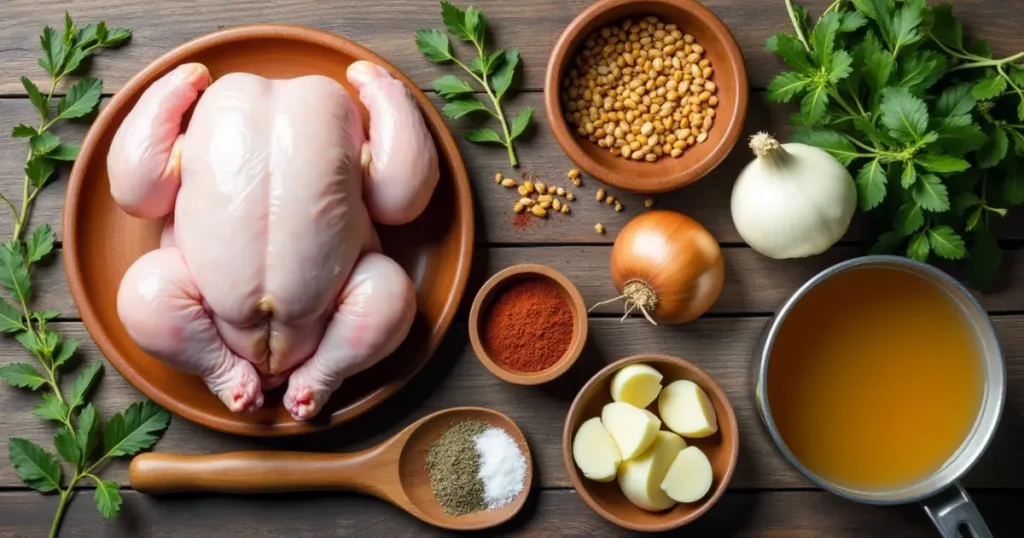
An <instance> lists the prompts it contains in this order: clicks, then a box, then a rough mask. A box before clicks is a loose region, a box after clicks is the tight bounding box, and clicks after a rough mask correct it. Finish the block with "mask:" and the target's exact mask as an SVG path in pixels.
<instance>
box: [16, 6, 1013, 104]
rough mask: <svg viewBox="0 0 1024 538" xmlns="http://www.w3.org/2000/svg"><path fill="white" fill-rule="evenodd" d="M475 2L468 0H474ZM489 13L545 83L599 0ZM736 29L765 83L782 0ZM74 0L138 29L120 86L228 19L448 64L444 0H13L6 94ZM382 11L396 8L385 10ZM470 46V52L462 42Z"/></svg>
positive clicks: (982, 11) (496, 29) (425, 78)
mask: <svg viewBox="0 0 1024 538" xmlns="http://www.w3.org/2000/svg"><path fill="white" fill-rule="evenodd" d="M468 3H469V2H460V4H468ZM472 3H473V4H474V5H477V6H479V7H481V8H482V9H483V10H484V12H485V13H486V15H487V16H488V18H489V22H490V23H491V28H492V29H493V32H492V35H493V39H494V40H496V41H494V42H495V43H496V44H497V45H499V46H502V47H518V48H519V50H520V52H521V55H522V61H523V64H524V65H525V66H526V71H525V79H524V81H523V85H524V87H526V88H530V89H540V88H542V87H543V79H544V71H545V69H546V66H547V60H548V55H549V54H550V51H551V48H552V47H553V46H554V44H555V41H556V40H557V39H558V36H559V35H560V34H561V33H562V30H563V29H564V28H565V26H566V25H567V24H568V23H569V21H571V20H572V19H573V17H575V16H576V14H578V13H579V12H580V11H582V10H583V9H584V8H585V7H587V6H588V5H590V3H591V1H590V0H568V1H561V2H550V1H547V0H520V1H517V2H506V1H502V0H476V1H474V2H472ZM703 3H704V4H705V5H706V6H707V7H708V8H710V9H711V10H712V11H713V12H715V14H717V15H718V16H719V17H720V18H721V19H722V21H723V22H724V23H725V25H726V26H727V27H728V28H729V29H730V30H731V31H732V33H733V35H734V36H735V38H736V40H737V42H738V43H739V45H740V48H741V49H742V51H743V55H744V58H745V59H746V62H747V69H748V72H749V76H750V81H751V84H752V85H753V86H754V87H758V88H763V87H764V86H765V85H766V84H767V83H768V81H769V80H771V77H772V76H774V75H775V74H776V73H777V72H779V71H780V70H781V69H782V64H781V62H779V61H778V60H776V59H775V58H774V57H772V56H771V55H770V54H768V53H767V52H765V50H764V42H765V39H767V38H768V36H769V35H771V34H772V33H774V32H778V31H791V28H792V26H791V24H790V22H789V20H788V18H787V15H786V10H785V8H784V7H783V5H782V3H781V2H749V1H745V0H707V1H706V2H703ZM801 3H802V4H805V5H807V6H808V8H809V9H810V10H811V13H812V14H815V15H817V14H819V13H821V11H822V10H824V9H825V7H826V6H828V5H829V4H830V1H829V0H806V1H804V2H801ZM65 8H67V9H69V10H70V11H71V12H72V15H73V16H74V17H75V18H76V20H79V21H82V22H83V23H85V22H93V21H95V20H100V19H105V20H106V21H107V22H108V23H109V24H111V25H116V26H125V27H129V28H132V29H134V30H135V39H134V40H133V41H132V44H131V46H129V47H127V48H125V49H124V50H121V51H117V52H115V53H112V54H109V55H107V56H105V57H102V58H100V59H98V60H97V61H96V62H95V64H94V69H93V72H92V74H93V75H95V76H100V77H102V78H104V79H105V81H106V88H107V90H108V91H111V90H116V89H119V88H120V87H121V86H122V85H123V84H124V83H125V82H126V81H127V80H128V79H129V78H130V77H131V76H132V75H134V74H135V73H137V72H138V71H140V70H141V69H142V68H144V67H145V66H146V65H147V64H148V63H149V62H151V61H152V60H154V59H156V58H157V57H158V56H160V55H162V54H164V53H165V52H167V51H169V50H170V49H172V48H174V47H175V46H178V45H180V44H182V43H184V42H186V41H188V40H190V39H193V38H195V37H198V36H200V35H203V34H206V33H209V32H213V31H215V30H218V29H220V28H224V27H226V26H235V25H242V24H255V23H285V24H298V25H303V26H311V27H314V28H319V29H322V30H327V31H330V32H334V33H336V34H338V35H341V36H345V37H347V38H349V39H352V40H354V41H356V42H359V43H361V44H363V45H365V46H367V47H369V48H371V49H373V50H374V51H376V52H377V53H378V54H380V55H381V56H383V57H384V58H386V59H387V60H389V61H390V62H392V63H393V64H395V66H397V67H398V68H399V69H401V70H402V71H403V72H405V73H406V74H407V75H408V76H409V77H411V78H412V79H413V81H415V82H416V84H417V85H419V86H420V87H422V88H429V87H430V82H431V80H433V79H434V78H436V77H437V76H439V75H440V74H442V73H447V72H451V71H450V70H449V68H448V67H438V66H436V65H433V64H431V63H430V62H428V61H427V60H426V59H424V58H423V56H422V55H421V54H420V53H419V52H418V51H417V50H416V46H415V45H414V44H413V40H412V33H413V31H414V30H415V29H417V28H423V27H440V26H441V21H440V13H439V10H438V8H437V4H436V2H429V1H425V0H417V1H415V2H412V1H408V0H345V1H342V0H331V1H321V2H308V1H305V0H276V1H275V2H256V3H253V2H247V1H245V0H229V1H221V0H199V1H194V2H189V1H185V0H176V1H168V2H160V3H158V4H145V3H133V4H131V5H125V4H124V3H122V2H110V1H106V2H74V3H71V4H68V3H67V2H64V3H60V2H57V1H56V0H43V1H33V0H7V1H6V2H5V9H4V18H3V20H2V21H0V36H3V37H2V38H0V95H3V94H8V95H11V94H16V95H23V94H24V90H23V89H22V87H21V84H20V83H19V82H18V77H19V76H21V75H31V76H32V77H33V78H36V79H38V80H39V81H40V83H42V82H43V81H42V77H41V75H42V74H43V73H42V71H41V70H40V69H39V67H38V66H37V65H36V58H37V57H38V54H39V53H38V52H37V50H38V40H37V36H38V35H39V31H40V29H41V28H42V27H43V25H45V24H50V25H53V26H61V25H63V20H62V19H61V15H62V13H63V11H64V9H65ZM956 8H957V14H958V15H959V16H960V17H961V18H962V19H963V21H964V23H965V25H966V27H967V29H968V32H971V31H972V30H975V31H976V32H975V33H981V30H984V37H985V39H987V40H989V41H990V42H991V43H992V46H993V48H994V49H995V50H996V51H997V53H1003V54H1004V55H1008V54H1012V53H1014V52H1016V51H1018V50H1020V49H1021V48H1022V47H1021V42H1020V40H1019V32H1018V29H1019V28H1020V26H1021V24H1022V23H1024V16H1022V15H1021V14H1019V13H1017V12H1015V11H1014V10H1010V9H1005V5H1003V4H1001V3H998V2H958V3H957V6H956ZM381 14H387V16H382V15H381ZM461 52H462V53H464V54H467V55H468V53H469V51H468V50H465V49H462V50H461Z"/></svg>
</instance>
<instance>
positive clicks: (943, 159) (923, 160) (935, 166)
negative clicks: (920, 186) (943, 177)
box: [914, 155, 971, 173]
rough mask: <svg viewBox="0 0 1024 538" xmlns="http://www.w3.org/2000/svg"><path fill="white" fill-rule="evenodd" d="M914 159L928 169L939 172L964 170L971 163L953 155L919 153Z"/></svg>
mask: <svg viewBox="0 0 1024 538" xmlns="http://www.w3.org/2000/svg"><path fill="white" fill-rule="evenodd" d="M914 161H915V162H916V163H917V164H919V165H921V166H922V167H924V168H925V169H926V170H930V171H932V172H939V173H951V172H963V171H964V170H967V169H968V168H970V167H971V163H969V162H967V161H965V160H963V159H960V158H958V157H953V156H952V155H919V156H917V157H915V158H914Z"/></svg>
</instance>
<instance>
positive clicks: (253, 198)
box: [64, 26, 473, 436]
mask: <svg viewBox="0 0 1024 538" xmlns="http://www.w3.org/2000/svg"><path fill="white" fill-rule="evenodd" d="M472 248H473V210H472V201H471V197H470V189H469V181H468V177H467V173H466V169H465V166H464V164H463V162H462V158H461V157H460V155H459V153H458V149H457V146H456V144H455V141H454V140H453V138H452V136H451V134H450V133H449V132H448V130H447V128H446V126H445V124H444V121H443V120H442V118H441V116H440V115H439V114H438V113H437V111H436V110H435V109H434V107H433V106H432V105H431V103H430V102H429V101H428V100H427V98H426V96H424V95H423V93H422V92H420V91H419V90H417V89H416V87H415V86H414V85H413V84H412V83H411V82H410V81H409V79H407V78H406V77H405V76H403V75H402V74H401V73H399V72H398V71H397V70H396V69H395V68H394V67H393V66H391V65H390V64H388V63H387V62H385V61H384V60H383V59H382V58H380V57H379V56H377V55H376V54H374V53H372V52H370V51H369V50H367V49H365V48H363V47H361V46H359V45H357V44H355V43H352V42H350V41H348V40H346V39H343V38H341V37H338V36H334V35H331V34H327V33H324V32H320V31H317V30H311V29H307V28H298V27H288V26H248V27H241V28H235V29H229V30H225V31H221V32H217V33H214V34H211V35H208V36H205V37H201V38H199V39H196V40H194V41H192V42H189V43H187V44H185V45H182V46H181V47H178V48H177V49H175V50H173V51H171V52H170V53H168V54H166V55H165V56H163V57H162V58H160V59H158V60H157V61H155V62H153V63H152V64H151V65H150V66H149V67H147V68H146V69H145V70H143V71H142V72H141V73H139V74H138V75H136V76H135V77H134V78H133V79H132V80H131V81H130V82H129V83H128V84H127V85H126V86H125V88H124V89H123V90H122V91H121V92H119V93H118V94H117V95H116V96H115V97H114V98H113V99H112V100H111V102H110V103H109V104H108V105H107V106H106V108H105V109H104V110H103V112H102V113H101V114H100V115H99V117H98V118H97V120H96V122H95V123H94V125H93V127H92V129H91V130H90V131H89V134H88V136H87V137H86V139H85V142H84V144H83V145H82V151H81V154H80V157H79V159H78V161H77V162H76V163H75V167H74V170H73V171H72V173H71V179H70V183H69V186H68V194H67V201H66V204H65V214H64V259H65V265H66V267H67V273H68V280H69V282H70V285H71V293H72V295H73V296H74V298H75V302H76V303H77V305H78V308H79V311H80V312H81V315H82V319H83V321H84V322H85V326H86V328H87V329H88V330H89V333H90V334H91V335H92V337H93V339H94V340H95V341H96V344H97V346H99V349H100V351H102V352H103V354H104V355H105V356H106V357H107V359H108V360H109V361H110V363H111V364H113V365H114V366H115V367H116V368H117V370H118V371H119V372H120V373H121V374H122V375H123V376H124V377H125V378H126V379H128V381H129V382H131V383H132V384H133V385H135V386H136V387H137V388H138V389H139V390H140V391H142V392H143V393H144V394H146V395H147V396H149V397H150V398H152V399H153V400H155V401H156V402H157V403H159V404H160V405H163V406H164V407H166V408H168V409H169V410H171V411H173V412H175V413H177V414H179V415H181V416H183V417H185V418H187V419H189V420H192V421H195V422H198V423H200V424H203V425H205V426H207V427H210V428H213V429H216V430H220V431H224V432H229V433H237V434H244V435H255V436H281V435H294V434H300V433H306V432H311V431H314V430H319V429H323V428H326V427H330V426H334V425H337V424H340V423H343V422H345V421H348V420H350V419H352V418H353V417H356V416H358V415H360V414H362V413H364V412H366V411H368V410H369V409H371V408H373V407H374V406H376V405H377V404H379V403H380V402H382V401H383V400H385V399H386V398H388V397H390V396H391V395H393V394H394V393H395V392H396V391H398V390H399V389H400V388H401V387H402V386H403V385H404V384H405V383H406V382H408V381H409V379H410V378H411V377H412V376H413V375H415V373H416V372H417V371H418V370H419V369H420V368H421V367H422V366H423V365H424V364H425V363H426V361H427V360H428V359H429V358H430V356H431V355H432V354H433V352H434V350H435V349H436V348H437V346H438V344H439V343H440V341H441V339H442V337H443V336H444V334H445V331H446V330H447V329H448V326H449V325H450V323H451V321H452V318H453V316H454V315H455V311H456V309H457V307H458V304H459V301H460V299H461V298H462V293H463V291H464V289H465V285H466V278H467V275H468V272H469V265H470V259H471V256H472Z"/></svg>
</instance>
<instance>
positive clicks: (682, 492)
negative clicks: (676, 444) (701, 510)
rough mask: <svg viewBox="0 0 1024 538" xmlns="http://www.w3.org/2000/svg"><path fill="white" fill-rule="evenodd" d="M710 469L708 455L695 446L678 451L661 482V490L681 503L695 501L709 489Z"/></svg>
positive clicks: (702, 496)
mask: <svg viewBox="0 0 1024 538" xmlns="http://www.w3.org/2000/svg"><path fill="white" fill-rule="evenodd" d="M711 481H712V471H711V462H710V461H708V457H707V456H706V455H705V454H704V452H701V450H700V449H699V448H697V447H695V446H688V447H686V448H684V449H683V450H682V451H680V452H679V455H677V456H676V459H675V461H673V462H672V467H670V468H669V470H668V474H666V475H665V479H664V480H662V482H661V490H662V491H664V492H665V493H666V494H668V496H669V497H671V498H672V499H673V500H675V501H678V502H681V503H692V502H697V501H699V500H701V499H703V498H704V496H705V495H707V494H708V491H709V490H711Z"/></svg>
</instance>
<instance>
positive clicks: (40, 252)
mask: <svg viewBox="0 0 1024 538" xmlns="http://www.w3.org/2000/svg"><path fill="white" fill-rule="evenodd" d="M55 239H56V238H55V237H54V235H53V228H51V227H50V225H49V224H40V225H39V226H36V229H35V230H32V235H31V236H29V238H28V241H26V242H25V259H26V261H27V262H28V263H29V264H30V265H31V264H33V263H36V262H38V261H39V260H42V259H43V258H45V257H46V256H47V255H48V254H49V253H50V252H51V251H52V250H53V242H54V240H55Z"/></svg>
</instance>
